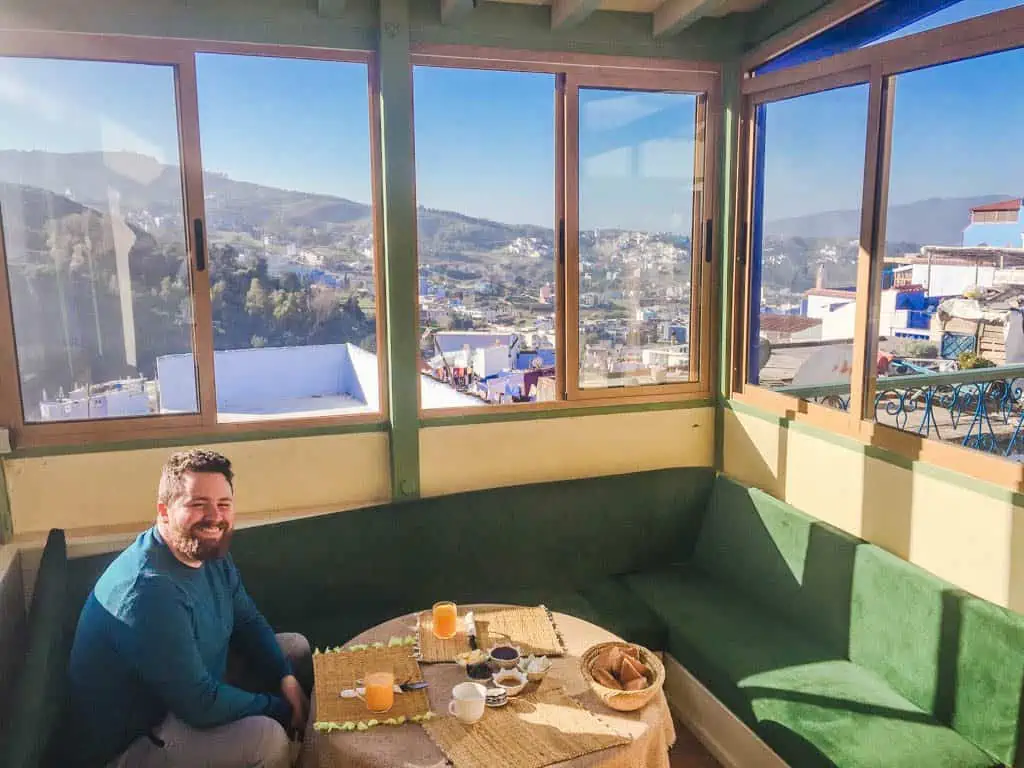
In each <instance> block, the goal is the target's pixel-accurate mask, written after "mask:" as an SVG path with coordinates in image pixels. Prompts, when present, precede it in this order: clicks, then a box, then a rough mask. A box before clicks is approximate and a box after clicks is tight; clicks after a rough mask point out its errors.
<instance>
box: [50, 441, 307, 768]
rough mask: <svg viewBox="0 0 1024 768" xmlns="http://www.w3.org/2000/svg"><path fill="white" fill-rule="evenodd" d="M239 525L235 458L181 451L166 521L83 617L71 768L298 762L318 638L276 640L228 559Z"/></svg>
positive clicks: (264, 766) (173, 464) (136, 546)
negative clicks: (297, 737)
mask: <svg viewBox="0 0 1024 768" xmlns="http://www.w3.org/2000/svg"><path fill="white" fill-rule="evenodd" d="M234 520H235V508H234V475H233V472H232V469H231V462H230V461H228V459H226V458H225V457H224V456H221V455H220V454H218V453H214V452H212V451H202V450H192V451H185V452H182V453H176V454H174V455H173V456H171V457H170V459H169V460H168V461H167V463H166V464H165V465H164V468H163V473H162V475H161V477H160V487H159V491H158V494H157V518H156V524H155V525H154V526H153V527H152V528H150V529H149V530H147V531H146V532H145V533H143V534H141V535H140V536H139V537H138V538H137V539H136V540H135V542H134V543H133V544H132V545H131V546H129V547H128V548H127V549H126V550H124V551H123V552H122V553H121V554H120V555H118V557H117V558H116V559H115V560H114V561H113V562H112V563H111V564H110V566H109V567H108V568H107V570H106V571H105V572H104V573H103V575H102V576H101V577H100V579H99V581H97V582H96V586H95V587H94V588H93V591H92V593H91V594H90V595H89V598H88V600H87V601H86V603H85V606H84V607H83V609H82V613H81V617H80V618H79V622H78V628H77V630H76V632H75V640H74V646H73V648H72V651H71V658H70V662H69V670H68V672H69V675H68V677H69V685H70V696H69V706H70V712H69V716H70V717H69V720H68V722H69V724H70V728H71V730H72V732H71V733H69V734H67V737H68V738H67V740H66V741H65V745H66V750H65V751H66V752H67V753H68V754H67V757H66V759H65V764H71V765H81V766H109V767H110V768H151V767H155V766H160V767H161V768H171V767H172V766H174V767H176V766H182V767H185V766H188V767H190V768H191V767H192V766H209V767H210V768H286V766H288V765H289V763H290V753H291V748H290V747H291V744H290V738H289V734H290V733H291V734H294V733H295V732H298V733H301V732H302V730H303V729H304V727H305V723H306V717H307V715H308V711H309V699H308V698H307V691H308V690H309V687H310V685H311V683H312V680H311V678H312V661H311V658H310V653H309V643H308V642H306V640H305V638H303V637H302V636H301V635H277V636H275V635H274V632H273V630H272V629H271V628H270V625H269V624H268V623H267V621H266V619H264V618H263V615H262V614H261V613H260V612H259V611H258V610H257V608H256V606H255V604H254V603H253V601H252V599H251V598H250V597H249V595H248V594H247V593H246V591H245V587H243V586H242V580H241V577H240V576H239V573H238V569H237V568H236V567H235V564H234V562H233V561H232V559H231V556H230V555H229V554H228V547H229V545H230V542H231V535H232V533H233V530H234ZM297 676H299V677H303V678H305V679H304V680H303V683H304V684H300V682H299V679H298V677H297Z"/></svg>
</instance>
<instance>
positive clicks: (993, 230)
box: [963, 198, 1024, 248]
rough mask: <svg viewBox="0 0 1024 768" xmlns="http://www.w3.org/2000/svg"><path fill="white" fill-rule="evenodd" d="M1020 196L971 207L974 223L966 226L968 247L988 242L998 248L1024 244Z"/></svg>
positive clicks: (965, 239)
mask: <svg viewBox="0 0 1024 768" xmlns="http://www.w3.org/2000/svg"><path fill="white" fill-rule="evenodd" d="M1022 202H1024V201H1022V200H1021V199H1020V198H1015V199H1013V200H1003V201H1001V202H998V203H988V204H987V205H979V206H976V207H974V208H971V223H970V224H968V225H967V228H966V229H964V236H963V245H964V246H965V247H967V248H972V247H977V246H982V245H989V246H993V247H997V248H1021V247H1024V215H1022V208H1024V206H1022Z"/></svg>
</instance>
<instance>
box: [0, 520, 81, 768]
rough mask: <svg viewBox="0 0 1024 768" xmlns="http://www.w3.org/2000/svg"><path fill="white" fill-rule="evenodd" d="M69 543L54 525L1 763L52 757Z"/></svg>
mask: <svg viewBox="0 0 1024 768" xmlns="http://www.w3.org/2000/svg"><path fill="white" fill-rule="evenodd" d="M67 568H68V559H67V549H66V545H65V541H64V533H63V531H59V530H54V531H50V534H49V536H48V537H47V540H46V545H45V547H44V548H43V556H42V559H41V560H40V561H39V571H38V573H37V575H36V581H35V586H34V589H33V600H32V607H31V608H30V609H29V615H28V638H27V650H26V653H25V660H24V663H23V664H22V666H21V670H20V672H19V674H18V675H17V677H16V680H15V683H14V689H13V691H11V694H10V695H11V697H12V698H13V699H14V701H15V702H16V704H14V705H12V706H10V707H8V710H7V711H8V712H9V717H10V721H9V722H7V723H4V729H3V734H4V735H3V739H2V740H0V766H3V767H4V768H35V767H36V766H39V765H43V764H45V763H46V762H47V760H46V758H47V750H48V749H49V748H50V747H51V745H52V736H53V734H54V733H55V732H56V730H57V727H58V722H59V720H60V715H61V708H62V704H63V701H64V690H65V688H64V686H65V676H64V667H65V663H66V660H67V656H68V654H69V653H70V651H71V646H70V637H71V635H72V632H73V626H74V624H73V620H71V619H70V617H69V614H68V611H67V600H68V595H67V585H68V580H67Z"/></svg>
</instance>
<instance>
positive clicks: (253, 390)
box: [196, 54, 380, 422]
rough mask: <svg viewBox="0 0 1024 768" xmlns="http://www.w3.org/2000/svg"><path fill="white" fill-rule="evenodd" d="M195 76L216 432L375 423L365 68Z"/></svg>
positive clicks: (262, 62)
mask: <svg viewBox="0 0 1024 768" xmlns="http://www.w3.org/2000/svg"><path fill="white" fill-rule="evenodd" d="M196 68H197V78H198V86H199V123H200V134H201V137H202V151H203V166H204V176H203V179H204V193H205V196H206V225H207V227H206V228H207V236H208V239H209V243H210V259H209V261H210V293H211V300H212V302H213V334H214V341H213V343H214V350H215V351H214V372H215V377H216V384H217V416H218V420H219V421H222V422H230V421H253V420H261V419H276V418H285V417H304V416H324V415H332V414H334V415H336V414H348V413H376V412H379V411H380V394H379V393H380V379H379V367H378V364H377V330H376V319H375V318H376V312H377V291H376V281H375V277H374V276H375V269H374V242H373V234H374V230H373V210H372V205H371V200H372V195H371V187H372V184H371V170H370V137H369V111H368V110H369V99H368V93H367V70H366V65H364V64H358V63H348V62H336V61H311V60H301V59H281V58H271V57H260V56H231V55H221V54H202V55H199V56H197V57H196Z"/></svg>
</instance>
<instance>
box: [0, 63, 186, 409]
mask: <svg viewBox="0 0 1024 768" xmlns="http://www.w3.org/2000/svg"><path fill="white" fill-rule="evenodd" d="M0 112H2V113H3V120H0V215H2V221H3V228H4V246H5V253H6V257H7V273H8V279H9V281H10V288H11V305H12V310H13V317H14V331H15V338H16V351H17V358H18V368H19V374H20V378H21V396H22V406H23V410H24V414H25V420H26V421H29V422H39V421H69V420H84V419H102V418H113V417H119V416H145V415H150V414H156V413H194V412H195V411H196V373H195V360H194V356H193V354H192V353H193V349H192V337H193V334H192V322H193V321H192V294H191V289H190V287H189V264H188V255H187V249H186V240H185V220H184V206H183V202H182V201H183V195H182V182H181V171H180V159H179V141H178V122H177V109H176V103H175V83H174V71H173V70H172V69H171V68H169V67H160V66H148V65H140V64H119V63H99V62H84V61H54V60H44V59H12V58H0ZM179 360H180V361H181V362H180V365H179V368H180V372H179V375H177V376H176V377H175V379H174V381H173V383H172V384H171V385H170V386H169V387H168V386H167V382H166V381H165V380H164V379H163V377H162V375H161V374H162V373H163V371H164V369H165V366H166V365H168V364H170V363H173V362H174V361H179Z"/></svg>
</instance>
